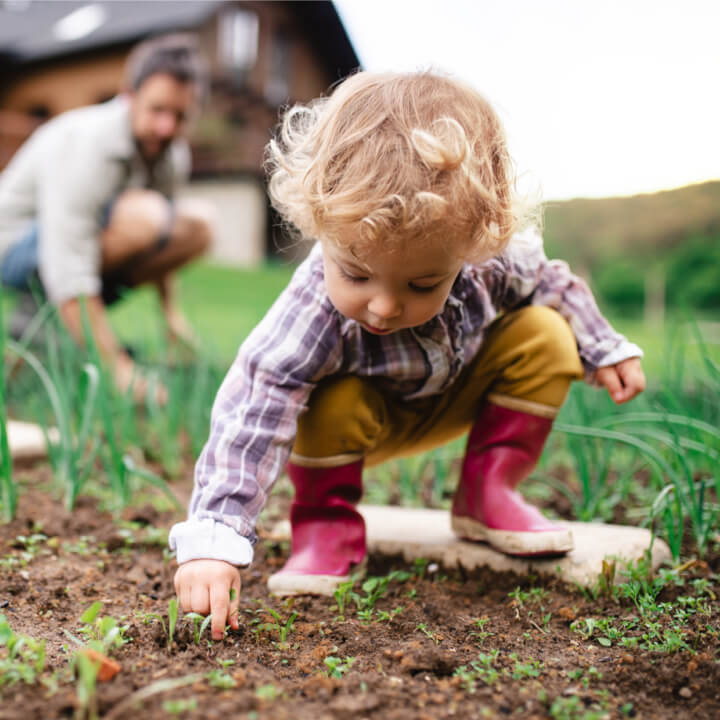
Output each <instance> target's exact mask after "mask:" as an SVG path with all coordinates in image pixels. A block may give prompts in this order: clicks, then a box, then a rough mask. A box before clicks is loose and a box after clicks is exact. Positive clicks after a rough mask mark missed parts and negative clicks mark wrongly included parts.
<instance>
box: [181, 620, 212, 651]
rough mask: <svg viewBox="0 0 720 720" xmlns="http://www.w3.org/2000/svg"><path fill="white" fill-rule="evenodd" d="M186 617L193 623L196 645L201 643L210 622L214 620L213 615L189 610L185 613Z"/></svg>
mask: <svg viewBox="0 0 720 720" xmlns="http://www.w3.org/2000/svg"><path fill="white" fill-rule="evenodd" d="M184 619H185V620H186V621H188V622H190V623H192V629H193V642H194V643H195V645H199V644H200V639H201V638H202V636H203V633H204V632H205V631H206V630H207V629H208V627H209V626H210V623H211V622H212V615H208V616H205V615H200V614H199V613H196V612H189V613H185V615H184Z"/></svg>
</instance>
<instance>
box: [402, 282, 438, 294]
mask: <svg viewBox="0 0 720 720" xmlns="http://www.w3.org/2000/svg"><path fill="white" fill-rule="evenodd" d="M409 287H410V289H411V290H412V291H413V292H418V293H431V292H432V291H433V290H437V289H438V288H439V287H440V283H437V284H435V285H415V284H414V283H410V285H409Z"/></svg>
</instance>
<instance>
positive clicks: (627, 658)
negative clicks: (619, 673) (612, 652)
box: [620, 653, 635, 665]
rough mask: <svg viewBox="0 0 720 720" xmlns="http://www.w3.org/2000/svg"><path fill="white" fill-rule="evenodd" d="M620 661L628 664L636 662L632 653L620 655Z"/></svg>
mask: <svg viewBox="0 0 720 720" xmlns="http://www.w3.org/2000/svg"><path fill="white" fill-rule="evenodd" d="M620 662H621V663H626V664H627V665H632V663H634V662H635V658H634V657H633V656H632V655H631V654H630V653H623V654H622V655H621V656H620Z"/></svg>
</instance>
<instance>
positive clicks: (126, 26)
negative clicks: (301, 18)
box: [0, 0, 222, 64]
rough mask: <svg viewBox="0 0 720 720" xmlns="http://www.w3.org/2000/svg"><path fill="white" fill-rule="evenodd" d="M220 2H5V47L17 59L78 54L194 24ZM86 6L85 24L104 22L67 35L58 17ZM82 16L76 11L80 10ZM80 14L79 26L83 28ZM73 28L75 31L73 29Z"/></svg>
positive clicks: (1, 21) (1, 47) (1, 38)
mask: <svg viewBox="0 0 720 720" xmlns="http://www.w3.org/2000/svg"><path fill="white" fill-rule="evenodd" d="M221 4H222V3H221V2H213V1H212V0H207V1H203V2H197V1H195V2H192V1H190V2H183V1H182V0H163V2H147V1H146V0H115V1H114V2H108V1H107V0H105V1H104V2H82V1H81V2H78V1H77V0H55V1H54V2H49V1H48V0H34V1H32V0H31V1H28V0H10V2H5V3H4V4H3V5H2V6H0V52H2V53H3V54H4V55H5V56H6V58H7V59H8V60H10V61H11V62H13V63H19V64H25V63H27V62H33V61H38V60H45V59H50V58H54V57H61V56H65V55H71V54H75V53H77V52H82V51H85V50H91V49H95V48H99V47H103V46H107V45H113V44H116V43H123V42H132V41H134V40H136V39H139V38H140V37H143V36H145V35H150V34H153V33H159V32H164V31H169V30H184V29H189V28H191V27H194V26H196V25H198V24H200V23H201V22H203V21H204V20H205V19H206V18H207V17H209V16H210V15H211V14H212V13H213V12H214V11H215V10H216V9H217V7H218V6H220V5H221ZM83 8H85V9H86V10H87V9H88V8H94V13H93V10H90V11H89V12H87V13H86V16H85V21H86V23H87V22H88V21H89V24H87V25H86V27H92V25H93V24H94V23H93V20H95V21H96V22H97V21H98V20H99V21H100V22H99V23H98V24H97V27H96V28H95V29H93V30H92V31H91V32H88V33H87V34H84V35H82V36H80V37H77V38H73V37H70V38H68V39H62V37H61V36H58V34H57V33H56V31H55V29H56V28H57V27H58V25H57V23H58V22H60V21H62V20H63V18H67V17H68V16H69V15H70V14H71V13H73V12H77V11H81V10H82V9H83ZM76 17H77V15H76ZM82 22H83V18H82V17H80V23H79V27H77V30H78V31H81V30H82ZM71 31H72V28H70V33H69V34H70V35H72V32H71Z"/></svg>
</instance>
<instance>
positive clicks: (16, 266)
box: [0, 223, 38, 290]
mask: <svg viewBox="0 0 720 720" xmlns="http://www.w3.org/2000/svg"><path fill="white" fill-rule="evenodd" d="M37 268H38V228H37V223H33V225H32V226H31V228H30V230H29V231H28V232H27V233H25V236H24V237H23V238H22V239H21V240H20V242H16V243H15V244H14V245H13V246H12V247H10V249H9V250H8V251H7V252H6V253H5V257H3V259H2V263H0V282H2V284H3V285H5V286H6V287H10V288H13V290H30V284H31V280H32V278H33V277H35V276H36V273H37Z"/></svg>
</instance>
